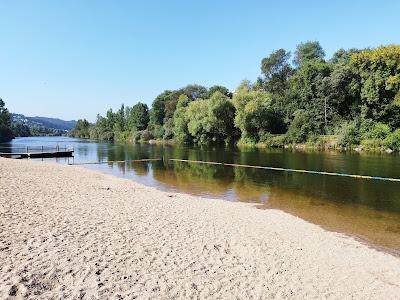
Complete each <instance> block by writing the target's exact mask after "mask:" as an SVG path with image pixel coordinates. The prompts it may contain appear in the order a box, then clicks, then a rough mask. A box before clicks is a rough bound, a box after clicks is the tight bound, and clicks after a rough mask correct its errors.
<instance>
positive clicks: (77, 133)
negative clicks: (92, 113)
mask: <svg viewBox="0 0 400 300" xmlns="http://www.w3.org/2000/svg"><path fill="white" fill-rule="evenodd" d="M89 128H90V123H89V122H88V121H87V120H86V119H83V120H78V122H77V123H76V126H75V128H74V129H72V130H71V132H70V136H72V137H77V138H83V139H88V138H90V133H89Z"/></svg>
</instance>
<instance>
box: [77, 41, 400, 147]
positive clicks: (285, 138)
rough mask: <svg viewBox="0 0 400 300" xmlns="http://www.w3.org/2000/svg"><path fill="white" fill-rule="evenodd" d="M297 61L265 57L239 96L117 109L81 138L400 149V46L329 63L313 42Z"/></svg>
mask: <svg viewBox="0 0 400 300" xmlns="http://www.w3.org/2000/svg"><path fill="white" fill-rule="evenodd" d="M290 59H291V55H290V52H288V51H286V50H284V49H278V50H276V51H274V52H272V53H271V54H270V55H268V56H266V57H265V58H263V59H262V61H261V75H260V76H259V77H258V78H257V79H256V82H254V83H251V82H250V81H248V80H243V81H242V82H241V84H240V85H239V86H238V87H237V88H236V90H235V92H233V93H231V92H230V91H229V90H228V89H227V88H226V87H223V86H220V85H214V86H211V87H210V88H206V87H204V86H201V85H197V84H190V85H187V86H184V87H182V88H179V89H176V90H166V91H164V92H162V93H161V94H160V95H158V96H157V97H156V98H155V99H154V101H153V103H152V106H151V110H150V111H149V110H148V108H147V106H146V105H145V104H142V103H138V104H136V105H135V106H133V107H132V108H129V107H126V108H125V107H124V106H122V107H121V109H120V110H118V111H117V112H115V113H114V112H113V111H112V110H109V111H108V112H107V114H106V115H105V116H104V117H102V116H98V118H97V121H96V124H95V125H94V126H89V128H88V129H85V130H83V132H84V134H81V136H85V137H86V136H89V137H90V138H96V139H101V140H110V141H118V142H127V141H145V140H148V139H150V138H151V139H153V138H155V139H164V140H170V139H171V140H176V141H178V142H181V143H199V144H207V143H212V142H217V143H223V142H225V143H229V142H232V141H238V145H246V146H262V145H265V146H271V147H282V146H285V145H286V144H289V143H290V144H292V143H307V145H310V146H313V147H329V148H333V147H336V146H341V147H351V146H355V145H360V144H361V146H363V147H362V148H380V149H383V148H384V147H389V146H390V147H392V148H394V149H398V147H397V144H396V143H397V135H396V134H398V133H397V132H398V131H397V130H398V129H399V127H400V46H396V45H390V46H383V47H378V48H376V49H364V50H358V49H349V50H345V49H339V50H338V51H336V52H335V53H334V54H333V56H332V58H331V59H329V60H325V53H324V50H323V49H322V47H321V45H320V44H319V42H315V41H314V42H305V43H300V44H299V45H298V46H297V48H296V51H295V53H294V65H292V64H290V62H289V61H290ZM76 130H77V131H79V132H80V131H81V130H80V129H79V130H78V129H76ZM334 134H335V135H334ZM396 147H397V148H396Z"/></svg>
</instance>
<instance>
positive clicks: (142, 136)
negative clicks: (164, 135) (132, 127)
mask: <svg viewBox="0 0 400 300" xmlns="http://www.w3.org/2000/svg"><path fill="white" fill-rule="evenodd" d="M153 138H154V136H153V135H152V134H151V132H150V131H149V130H147V129H145V130H140V131H135V132H134V133H133V135H132V139H133V142H135V143H138V142H148V141H150V140H151V139H153Z"/></svg>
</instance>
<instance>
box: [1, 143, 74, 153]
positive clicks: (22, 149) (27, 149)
mask: <svg viewBox="0 0 400 300" xmlns="http://www.w3.org/2000/svg"><path fill="white" fill-rule="evenodd" d="M67 151H74V147H72V146H68V145H63V146H60V145H56V146H42V145H38V146H36V145H33V146H32V145H31V146H19V145H18V146H17V145H16V146H0V153H36V152H67Z"/></svg>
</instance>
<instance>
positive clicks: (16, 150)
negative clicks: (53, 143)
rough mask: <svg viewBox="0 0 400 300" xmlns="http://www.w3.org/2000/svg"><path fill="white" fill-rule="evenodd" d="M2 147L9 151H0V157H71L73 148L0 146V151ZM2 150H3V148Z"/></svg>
mask: <svg viewBox="0 0 400 300" xmlns="http://www.w3.org/2000/svg"><path fill="white" fill-rule="evenodd" d="M4 148H7V149H9V150H10V151H9V152H0V157H7V158H16V159H22V158H52V157H73V156H74V155H73V153H74V149H73V148H70V147H66V146H65V147H59V146H57V147H45V146H31V147H29V146H28V147H0V151H1V150H2V149H4ZM3 151H4V150H3Z"/></svg>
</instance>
